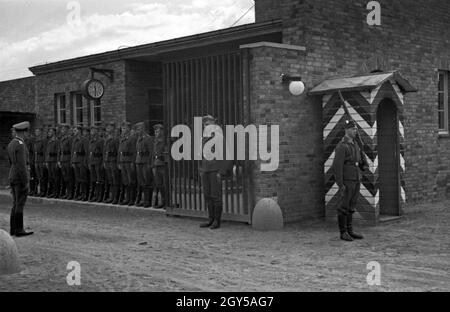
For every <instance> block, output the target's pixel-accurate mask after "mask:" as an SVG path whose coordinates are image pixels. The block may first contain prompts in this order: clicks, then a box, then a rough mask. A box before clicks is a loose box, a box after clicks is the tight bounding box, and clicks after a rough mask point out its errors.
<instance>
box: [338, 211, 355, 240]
mask: <svg viewBox="0 0 450 312" xmlns="http://www.w3.org/2000/svg"><path fill="white" fill-rule="evenodd" d="M346 219H347V217H346V216H345V215H342V214H340V215H338V225H339V232H340V233H341V239H342V240H345V241H348V242H351V241H353V238H352V237H351V236H350V235H348V233H347V224H346V221H347V220H346Z"/></svg>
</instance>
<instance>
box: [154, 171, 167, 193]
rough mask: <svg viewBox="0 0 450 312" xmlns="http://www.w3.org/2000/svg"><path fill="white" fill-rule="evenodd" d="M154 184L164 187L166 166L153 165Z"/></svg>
mask: <svg viewBox="0 0 450 312" xmlns="http://www.w3.org/2000/svg"><path fill="white" fill-rule="evenodd" d="M153 179H154V185H155V187H157V188H165V187H166V184H167V167H166V166H156V167H153Z"/></svg>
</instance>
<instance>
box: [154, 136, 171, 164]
mask: <svg viewBox="0 0 450 312" xmlns="http://www.w3.org/2000/svg"><path fill="white" fill-rule="evenodd" d="M167 152H168V151H167V145H166V142H165V141H164V138H155V139H154V141H153V156H152V165H153V166H154V167H158V166H164V165H165V164H166V162H167V161H168V159H167Z"/></svg>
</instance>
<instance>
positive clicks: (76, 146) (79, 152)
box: [71, 126, 88, 201]
mask: <svg viewBox="0 0 450 312" xmlns="http://www.w3.org/2000/svg"><path fill="white" fill-rule="evenodd" d="M82 131H83V127H82V126H77V127H76V128H75V138H74V140H73V144H72V159H71V164H72V167H73V169H74V172H75V181H76V183H77V185H78V187H77V188H78V189H79V190H80V194H79V196H78V197H77V198H76V199H77V200H82V201H87V200H88V190H87V182H88V181H87V147H86V143H85V139H84V138H83V137H82V136H81V132H82Z"/></svg>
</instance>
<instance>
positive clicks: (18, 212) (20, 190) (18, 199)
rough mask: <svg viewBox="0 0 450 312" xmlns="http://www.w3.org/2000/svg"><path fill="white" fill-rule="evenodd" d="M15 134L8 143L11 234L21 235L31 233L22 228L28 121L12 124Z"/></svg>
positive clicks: (26, 176)
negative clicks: (25, 134) (11, 198)
mask: <svg viewBox="0 0 450 312" xmlns="http://www.w3.org/2000/svg"><path fill="white" fill-rule="evenodd" d="M13 128H14V129H15V132H16V136H15V138H14V139H12V140H11V142H10V143H9V144H8V157H9V164H10V166H11V168H10V170H9V183H10V185H11V195H12V197H13V208H12V210H11V217H10V234H11V236H16V237H21V236H27V235H31V234H33V232H26V231H25V230H24V228H23V208H24V207H25V203H26V201H27V194H28V187H29V173H28V169H29V168H28V156H29V155H28V149H27V147H26V145H25V142H24V132H25V131H27V130H28V129H29V128H30V123H29V122H28V121H25V122H21V123H18V124H15V125H14V126H13Z"/></svg>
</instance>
